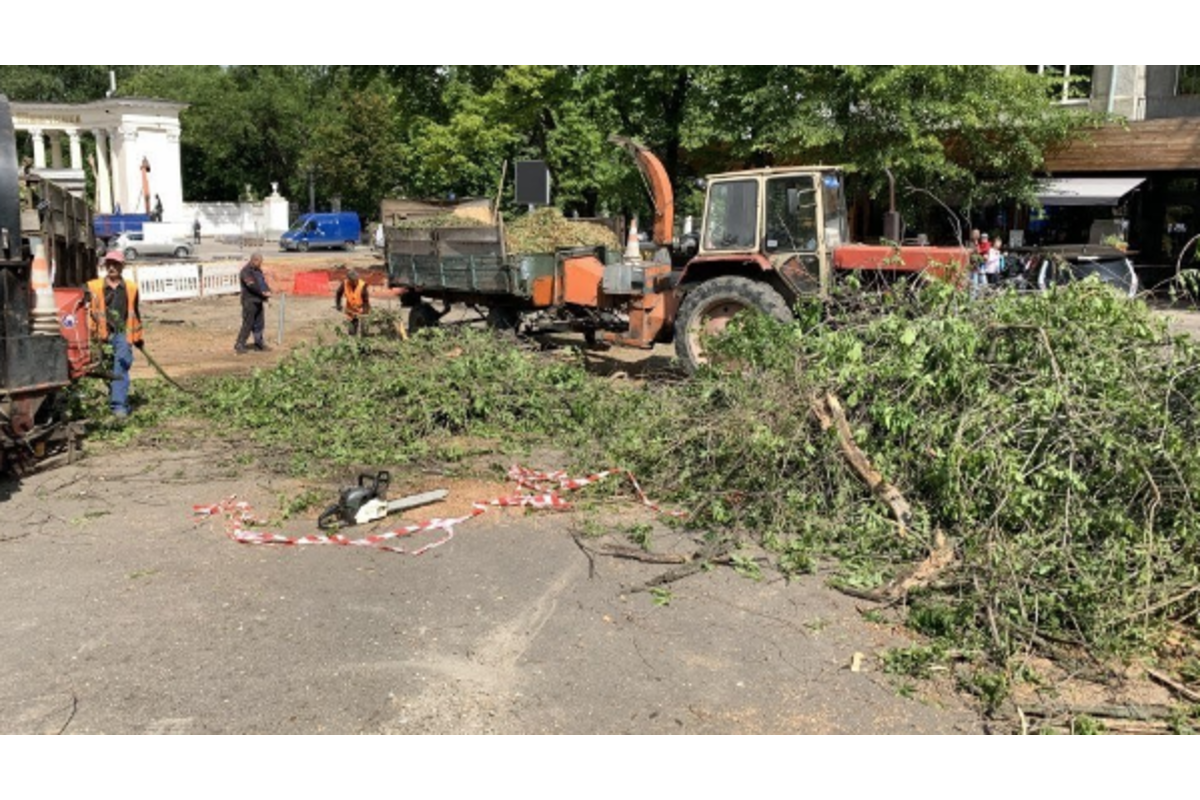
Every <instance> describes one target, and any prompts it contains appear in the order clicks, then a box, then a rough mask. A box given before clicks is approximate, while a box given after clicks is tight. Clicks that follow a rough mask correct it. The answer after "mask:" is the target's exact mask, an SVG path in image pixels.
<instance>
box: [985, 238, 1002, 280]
mask: <svg viewBox="0 0 1200 800" xmlns="http://www.w3.org/2000/svg"><path fill="white" fill-rule="evenodd" d="M1002 244H1003V242H1001V241H1000V240H999V239H997V240H996V241H994V242H992V244H991V246H990V247H988V251H987V255H985V256H984V262H983V274H984V275H985V276H987V282H988V283H990V284H996V283H999V282H1000V271H1001V270H1002V269H1003V266H1004V253H1003V251H1002V250H1001V245H1002Z"/></svg>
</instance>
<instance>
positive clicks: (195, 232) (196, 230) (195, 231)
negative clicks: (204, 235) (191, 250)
mask: <svg viewBox="0 0 1200 800" xmlns="http://www.w3.org/2000/svg"><path fill="white" fill-rule="evenodd" d="M192 243H193V244H200V218H199V217H196V221H195V222H193V223H192Z"/></svg>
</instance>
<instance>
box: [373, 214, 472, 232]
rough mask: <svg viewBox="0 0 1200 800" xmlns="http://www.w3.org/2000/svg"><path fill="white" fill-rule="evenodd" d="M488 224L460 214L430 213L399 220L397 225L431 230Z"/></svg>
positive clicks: (398, 226)
mask: <svg viewBox="0 0 1200 800" xmlns="http://www.w3.org/2000/svg"><path fill="white" fill-rule="evenodd" d="M487 226H488V224H487V223H486V222H484V221H483V220H478V219H475V218H474V217H463V216H459V215H458V214H430V215H429V216H426V217H409V218H408V219H401V220H397V221H396V224H395V227H397V228H417V229H420V230H429V229H430V228H486V227H487Z"/></svg>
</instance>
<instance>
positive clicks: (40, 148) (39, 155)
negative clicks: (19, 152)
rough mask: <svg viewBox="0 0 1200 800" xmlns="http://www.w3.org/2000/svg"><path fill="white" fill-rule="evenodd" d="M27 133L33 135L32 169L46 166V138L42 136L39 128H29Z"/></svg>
mask: <svg viewBox="0 0 1200 800" xmlns="http://www.w3.org/2000/svg"><path fill="white" fill-rule="evenodd" d="M29 135H30V136H32V137H33V166H34V169H45V168H46V140H45V139H43V138H42V129H41V128H30V129H29Z"/></svg>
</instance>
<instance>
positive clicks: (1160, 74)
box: [1146, 65, 1200, 119]
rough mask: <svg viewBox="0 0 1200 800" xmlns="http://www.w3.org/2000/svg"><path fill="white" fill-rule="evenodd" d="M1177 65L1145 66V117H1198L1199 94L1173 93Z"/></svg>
mask: <svg viewBox="0 0 1200 800" xmlns="http://www.w3.org/2000/svg"><path fill="white" fill-rule="evenodd" d="M1177 70H1178V67H1174V66H1153V65H1151V66H1147V67H1146V119H1164V118H1168V117H1200V95H1195V94H1191V95H1183V96H1182V97H1177V96H1176V95H1175V78H1176V71H1177Z"/></svg>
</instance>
